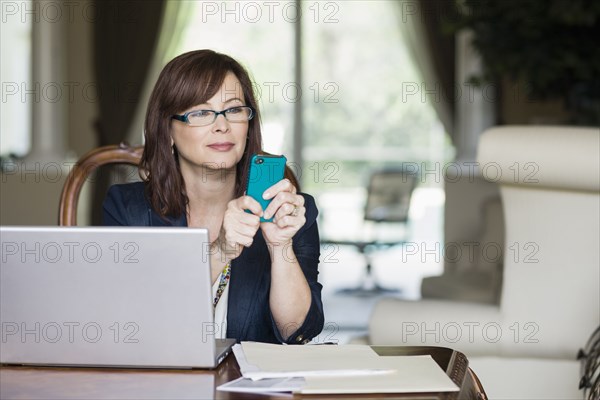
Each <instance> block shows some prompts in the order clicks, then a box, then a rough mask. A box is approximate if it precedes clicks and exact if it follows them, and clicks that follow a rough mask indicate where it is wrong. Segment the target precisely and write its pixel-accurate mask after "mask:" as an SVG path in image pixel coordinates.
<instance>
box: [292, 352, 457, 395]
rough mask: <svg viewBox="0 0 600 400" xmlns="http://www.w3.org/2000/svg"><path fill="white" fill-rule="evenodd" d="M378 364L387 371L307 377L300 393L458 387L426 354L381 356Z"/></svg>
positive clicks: (449, 389)
mask: <svg viewBox="0 0 600 400" xmlns="http://www.w3.org/2000/svg"><path fill="white" fill-rule="evenodd" d="M379 362H380V365H381V368H392V369H394V370H395V371H394V372H393V373H390V374H385V375H376V376H355V377H352V378H347V377H313V376H309V377H306V385H305V386H304V387H303V388H302V389H301V390H300V392H301V393H302V394H332V393H342V394H350V393H422V392H455V391H458V390H459V388H458V386H456V385H455V384H454V382H452V380H451V379H450V377H448V375H446V373H445V372H444V371H443V370H442V369H441V368H440V366H439V365H438V364H437V363H436V362H435V361H434V360H433V358H431V356H429V355H424V356H381V357H379Z"/></svg>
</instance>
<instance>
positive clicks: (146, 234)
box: [0, 227, 235, 368]
mask: <svg viewBox="0 0 600 400" xmlns="http://www.w3.org/2000/svg"><path fill="white" fill-rule="evenodd" d="M0 242H1V247H0V249H1V254H0V258H1V265H0V322H1V328H2V329H1V335H2V337H1V341H0V363H3V364H35V365H64V366H107V367H109V366H112V367H147V368H214V367H216V366H217V365H218V364H219V363H220V362H221V360H223V359H224V358H225V356H226V355H227V354H228V353H229V351H230V349H231V346H232V345H233V344H234V343H235V341H234V340H233V339H226V340H220V339H215V337H218V336H219V335H218V333H219V330H220V329H221V327H220V326H217V325H215V324H214V318H213V306H212V291H211V274H210V267H209V265H210V262H209V252H208V249H209V246H208V232H207V231H206V230H205V229H191V228H112V227H110V228H109V227H85V228H83V227H72V228H65V227H0ZM223 336H224V335H223Z"/></svg>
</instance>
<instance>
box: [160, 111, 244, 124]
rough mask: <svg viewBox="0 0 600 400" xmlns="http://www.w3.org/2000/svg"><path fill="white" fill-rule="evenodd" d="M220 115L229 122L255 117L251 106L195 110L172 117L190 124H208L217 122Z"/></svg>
mask: <svg viewBox="0 0 600 400" xmlns="http://www.w3.org/2000/svg"><path fill="white" fill-rule="evenodd" d="M219 115H223V116H224V117H225V119H226V120H227V121H229V122H244V121H249V120H251V119H252V118H253V117H254V110H253V109H252V107H249V106H238V107H231V108H228V109H226V110H223V111H215V110H195V111H188V112H186V113H185V114H183V115H173V116H172V117H171V118H173V119H176V120H178V121H182V122H185V123H187V124H188V125H189V126H206V125H210V124H212V123H213V122H215V121H216V120H217V117H218V116H219Z"/></svg>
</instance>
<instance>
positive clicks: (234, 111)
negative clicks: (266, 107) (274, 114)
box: [225, 106, 253, 122]
mask: <svg viewBox="0 0 600 400" xmlns="http://www.w3.org/2000/svg"><path fill="white" fill-rule="evenodd" d="M225 114H226V115H227V120H229V121H231V122H242V121H248V120H249V119H252V116H253V115H252V109H251V108H250V107H246V106H243V107H232V108H230V109H228V110H226V111H225Z"/></svg>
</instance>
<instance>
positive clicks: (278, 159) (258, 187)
mask: <svg viewBox="0 0 600 400" xmlns="http://www.w3.org/2000/svg"><path fill="white" fill-rule="evenodd" d="M286 162H287V159H286V158H285V157H284V156H272V155H263V154H254V155H253V156H252V158H250V168H249V171H248V183H247V185H246V195H248V196H250V197H252V198H253V199H254V200H256V201H258V202H259V203H260V205H261V206H262V209H263V211H264V210H266V209H267V207H268V206H269V204H270V203H271V200H272V199H269V200H265V199H263V197H262V196H263V193H264V192H265V190H267V189H268V188H270V187H271V186H273V185H274V184H276V183H277V182H279V181H280V180H282V179H283V176H284V173H285V163H286ZM246 211H247V212H250V211H249V210H246ZM260 222H273V217H271V218H269V219H264V218H263V217H260Z"/></svg>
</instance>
